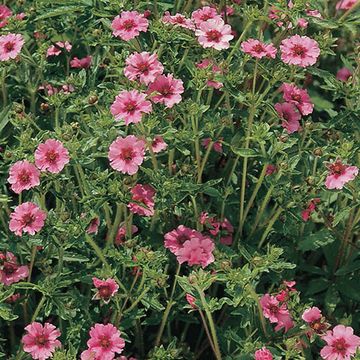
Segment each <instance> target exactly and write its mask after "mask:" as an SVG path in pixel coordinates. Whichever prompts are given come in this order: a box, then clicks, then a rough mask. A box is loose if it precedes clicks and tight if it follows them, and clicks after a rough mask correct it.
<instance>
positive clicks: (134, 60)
mask: <svg viewBox="0 0 360 360" xmlns="http://www.w3.org/2000/svg"><path fill="white" fill-rule="evenodd" d="M125 62H126V67H125V69H124V75H125V76H126V77H127V78H128V79H129V80H139V81H140V82H141V83H142V84H145V85H148V84H149V83H151V82H153V81H155V79H156V78H157V77H158V76H159V75H161V74H162V73H163V71H164V66H163V65H162V64H161V62H160V61H159V60H158V56H157V54H150V53H148V52H145V51H144V52H142V53H134V54H132V55H130V56H129V57H128V58H127V59H126V61H125Z"/></svg>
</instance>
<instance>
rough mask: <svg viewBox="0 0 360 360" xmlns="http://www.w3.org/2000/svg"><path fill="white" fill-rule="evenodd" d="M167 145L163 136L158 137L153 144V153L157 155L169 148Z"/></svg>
mask: <svg viewBox="0 0 360 360" xmlns="http://www.w3.org/2000/svg"><path fill="white" fill-rule="evenodd" d="M167 146H168V145H167V143H166V142H165V141H164V139H163V138H162V136H160V135H156V136H155V138H154V140H153V141H152V143H151V148H152V151H153V152H154V153H155V154H157V153H159V152H161V151H163V150H165V149H166V148H167Z"/></svg>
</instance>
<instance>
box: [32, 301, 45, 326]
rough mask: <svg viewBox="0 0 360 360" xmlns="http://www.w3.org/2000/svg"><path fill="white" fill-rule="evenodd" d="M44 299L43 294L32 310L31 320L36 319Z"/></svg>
mask: <svg viewBox="0 0 360 360" xmlns="http://www.w3.org/2000/svg"><path fill="white" fill-rule="evenodd" d="M45 300H46V297H45V295H43V296H42V298H41V300H40V302H39V303H38V305H37V307H36V309H35V311H34V314H33V316H32V318H31V322H34V321H35V320H36V318H37V317H38V315H39V313H40V310H41V308H42V306H43V305H44V303H45Z"/></svg>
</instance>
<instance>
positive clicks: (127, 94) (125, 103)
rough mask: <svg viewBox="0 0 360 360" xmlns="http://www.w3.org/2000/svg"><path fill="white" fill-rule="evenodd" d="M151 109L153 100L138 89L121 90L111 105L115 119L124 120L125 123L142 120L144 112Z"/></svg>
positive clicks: (146, 112)
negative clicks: (147, 98)
mask: <svg viewBox="0 0 360 360" xmlns="http://www.w3.org/2000/svg"><path fill="white" fill-rule="evenodd" d="M151 110H152V106H151V102H150V101H148V100H146V95H145V94H142V93H141V92H139V91H137V90H131V91H126V90H123V91H121V92H120V93H119V95H117V96H116V98H115V101H114V102H113V104H112V105H111V107H110V112H111V114H113V116H114V117H115V120H116V121H120V120H124V122H125V125H129V124H131V123H134V124H136V123H138V122H140V121H141V118H142V116H143V114H149V113H150V112H151Z"/></svg>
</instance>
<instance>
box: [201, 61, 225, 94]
mask: <svg viewBox="0 0 360 360" xmlns="http://www.w3.org/2000/svg"><path fill="white" fill-rule="evenodd" d="M196 67H197V68H199V69H207V70H208V72H209V74H208V76H209V80H208V81H207V85H208V86H210V87H213V88H214V89H221V88H222V87H223V86H224V84H223V83H222V82H220V81H216V80H214V79H213V78H214V75H216V74H222V70H221V69H220V68H219V67H218V66H217V65H216V64H214V63H213V62H212V61H211V60H209V59H204V60H202V61H201V62H200V63H197V64H196Z"/></svg>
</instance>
